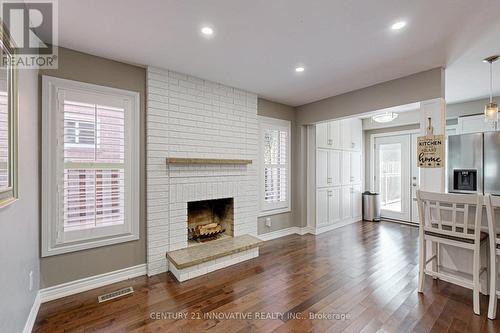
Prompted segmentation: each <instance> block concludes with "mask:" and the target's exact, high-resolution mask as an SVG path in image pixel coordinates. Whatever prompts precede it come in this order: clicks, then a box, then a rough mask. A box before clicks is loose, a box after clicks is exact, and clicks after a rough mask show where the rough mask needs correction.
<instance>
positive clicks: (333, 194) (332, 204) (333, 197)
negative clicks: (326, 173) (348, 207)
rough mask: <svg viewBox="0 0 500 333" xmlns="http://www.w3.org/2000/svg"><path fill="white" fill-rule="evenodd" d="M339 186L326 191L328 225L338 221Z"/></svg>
mask: <svg viewBox="0 0 500 333" xmlns="http://www.w3.org/2000/svg"><path fill="white" fill-rule="evenodd" d="M340 220H341V219H340V188H339V187H335V188H331V189H329V191H328V222H329V224H330V225H333V224H335V223H338V222H340Z"/></svg>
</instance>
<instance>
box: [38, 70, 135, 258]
mask: <svg viewBox="0 0 500 333" xmlns="http://www.w3.org/2000/svg"><path fill="white" fill-rule="evenodd" d="M63 91H70V92H84V93H86V94H92V95H94V96H96V98H97V99H100V98H104V99H109V98H115V99H116V98H117V97H118V98H120V99H122V100H123V101H124V104H125V105H126V106H127V107H126V109H125V113H126V114H125V117H130V118H129V120H128V121H125V133H126V135H125V138H127V137H128V138H129V140H128V142H126V147H127V148H126V159H125V170H126V171H125V172H126V173H127V172H128V174H129V175H130V177H128V179H126V181H125V202H126V203H128V205H127V204H126V207H125V225H124V228H123V230H122V231H120V232H119V233H115V234H112V235H109V230H106V228H107V227H102V230H103V237H99V236H97V237H93V238H91V239H84V240H80V241H73V242H62V243H61V242H60V241H59V242H58V241H57V225H58V223H59V222H60V221H59V220H58V218H57V214H58V211H57V204H58V200H59V199H58V196H57V176H58V175H57V170H59V167H58V163H61V162H60V161H57V160H56V156H57V155H56V150H57V144H58V142H57V136H58V135H57V134H58V133H57V131H56V129H57V127H56V124H57V121H59V120H58V119H59V118H58V117H59V116H60V115H59V114H58V105H57V103H58V99H57V97H58V95H59V94H60V92H63ZM139 101H140V97H139V93H138V92H134V91H128V90H123V89H116V88H110V87H104V86H99V85H94V84H89V83H83V82H77V81H72V80H66V79H59V78H55V77H51V76H46V75H44V76H43V77H42V257H47V256H52V255H57V254H62V253H68V252H74V251H80V250H85V249H90V248H95V247H101V246H106V245H111V244H117V243H123V242H128V241H133V240H137V239H139V162H140V155H139V141H140V140H139V138H140V134H139V126H140V107H139ZM97 102H98V101H97ZM106 233H107V234H108V235H106Z"/></svg>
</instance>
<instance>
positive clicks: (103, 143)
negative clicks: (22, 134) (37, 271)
mask: <svg viewBox="0 0 500 333" xmlns="http://www.w3.org/2000/svg"><path fill="white" fill-rule="evenodd" d="M139 114H140V108H139V93H138V92H133V91H127V90H122V89H116V88H110V87H104V86H98V85H93V84H88V83H82V82H77V81H71V80H66V79H59V78H54V77H50V76H43V78H42V256H43V257H46V256H51V255H57V254H61V253H67V252H73V251H79V250H84V249H89V248H95V247H100V246H105V245H111V244H116V243H121V242H127V241H132V240H137V239H139V161H140V156H139V141H140V140H139V139H140V138H139V135H140V134H139V124H140V117H139Z"/></svg>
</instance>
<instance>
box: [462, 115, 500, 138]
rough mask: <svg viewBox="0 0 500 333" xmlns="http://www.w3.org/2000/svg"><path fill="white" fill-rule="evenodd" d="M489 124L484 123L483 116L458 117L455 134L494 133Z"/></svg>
mask: <svg viewBox="0 0 500 333" xmlns="http://www.w3.org/2000/svg"><path fill="white" fill-rule="evenodd" d="M494 130H495V128H494V127H493V126H492V124H491V123H488V122H486V121H484V116H483V115H479V116H467V117H458V126H457V132H458V133H457V134H469V133H482V132H489V131H494Z"/></svg>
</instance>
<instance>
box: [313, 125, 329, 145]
mask: <svg viewBox="0 0 500 333" xmlns="http://www.w3.org/2000/svg"><path fill="white" fill-rule="evenodd" d="M328 127H330V123H320V124H317V125H316V147H317V148H331V147H332V145H330V144H329V143H330V141H329V137H328V134H329V129H328Z"/></svg>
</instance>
